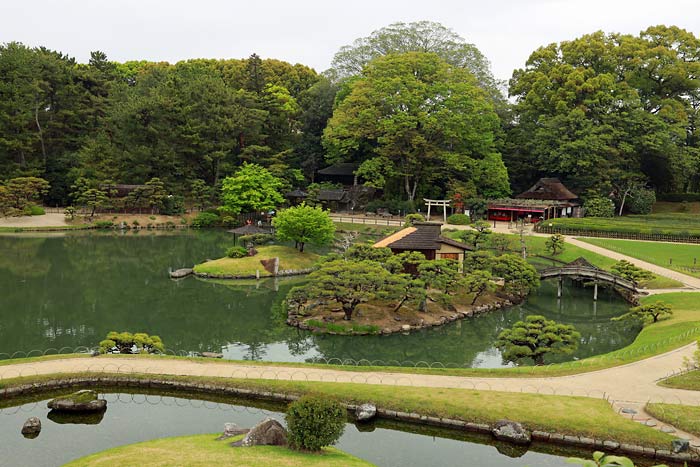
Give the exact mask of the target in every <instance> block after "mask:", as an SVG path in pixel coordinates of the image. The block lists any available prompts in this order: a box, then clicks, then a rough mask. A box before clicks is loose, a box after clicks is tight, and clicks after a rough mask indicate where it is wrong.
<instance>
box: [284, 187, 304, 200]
mask: <svg viewBox="0 0 700 467" xmlns="http://www.w3.org/2000/svg"><path fill="white" fill-rule="evenodd" d="M307 196H309V194H308V193H307V192H305V191H303V190H300V189H298V188H297V189H296V190H292V191H290V192H288V193H285V195H284V197H285V198H306V197H307Z"/></svg>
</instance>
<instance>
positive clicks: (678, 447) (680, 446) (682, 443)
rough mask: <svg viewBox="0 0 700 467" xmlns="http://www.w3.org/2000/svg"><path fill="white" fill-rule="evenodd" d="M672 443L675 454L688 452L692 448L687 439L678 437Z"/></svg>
mask: <svg viewBox="0 0 700 467" xmlns="http://www.w3.org/2000/svg"><path fill="white" fill-rule="evenodd" d="M672 443H673V452H674V453H675V454H679V453H681V452H688V449H690V441H689V440H687V439H683V438H676V439H674V440H673V441H672Z"/></svg>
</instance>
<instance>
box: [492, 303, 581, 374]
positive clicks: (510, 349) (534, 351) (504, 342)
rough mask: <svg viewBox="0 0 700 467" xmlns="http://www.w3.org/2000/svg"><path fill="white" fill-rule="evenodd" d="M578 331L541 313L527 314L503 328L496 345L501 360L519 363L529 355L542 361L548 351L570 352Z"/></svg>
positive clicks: (579, 335) (556, 352) (552, 352)
mask: <svg viewBox="0 0 700 467" xmlns="http://www.w3.org/2000/svg"><path fill="white" fill-rule="evenodd" d="M579 339H581V334H580V333H579V332H577V331H576V330H575V329H574V327H573V326H571V325H568V324H561V323H557V322H556V321H551V320H548V319H546V318H545V317H544V316H539V315H532V316H527V317H526V318H525V321H518V322H517V323H515V324H514V325H513V327H512V328H511V329H505V330H503V331H502V332H501V333H500V334H499V335H498V339H497V340H496V344H495V345H496V347H497V348H499V349H500V350H501V352H502V354H503V360H504V361H507V362H513V363H519V362H521V361H522V360H523V359H526V358H531V359H532V360H533V361H534V362H535V364H537V365H543V364H544V356H545V355H547V354H571V353H573V352H574V351H575V350H576V349H577V348H578V342H579Z"/></svg>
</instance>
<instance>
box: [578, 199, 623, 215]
mask: <svg viewBox="0 0 700 467" xmlns="http://www.w3.org/2000/svg"><path fill="white" fill-rule="evenodd" d="M583 209H584V210H585V212H586V217H613V216H614V215H615V204H614V203H613V202H612V200H610V199H608V198H603V197H602V196H599V197H595V198H588V199H587V200H586V202H585V203H583Z"/></svg>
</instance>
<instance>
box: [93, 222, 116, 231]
mask: <svg viewBox="0 0 700 467" xmlns="http://www.w3.org/2000/svg"><path fill="white" fill-rule="evenodd" d="M94 225H95V227H96V228H98V229H111V228H112V227H114V222H112V221H96V222H95V224H94Z"/></svg>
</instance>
